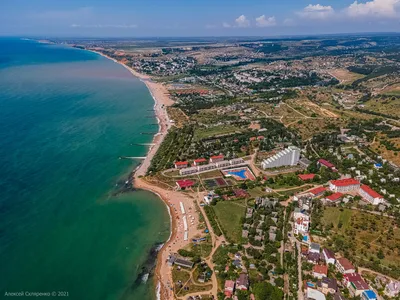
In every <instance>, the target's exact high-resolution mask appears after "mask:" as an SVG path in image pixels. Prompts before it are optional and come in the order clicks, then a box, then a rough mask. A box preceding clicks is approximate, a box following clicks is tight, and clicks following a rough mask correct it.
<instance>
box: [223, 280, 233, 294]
mask: <svg viewBox="0 0 400 300" xmlns="http://www.w3.org/2000/svg"><path fill="white" fill-rule="evenodd" d="M234 291H235V282H234V281H233V280H227V281H225V287H224V294H225V296H226V297H228V298H232V295H233V292H234Z"/></svg>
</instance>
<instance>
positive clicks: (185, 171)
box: [179, 167, 197, 175]
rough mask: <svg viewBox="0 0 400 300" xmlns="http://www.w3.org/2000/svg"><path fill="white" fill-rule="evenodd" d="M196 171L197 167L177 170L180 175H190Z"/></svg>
mask: <svg viewBox="0 0 400 300" xmlns="http://www.w3.org/2000/svg"><path fill="white" fill-rule="evenodd" d="M194 173H197V167H190V168H184V169H181V170H180V171H179V174H180V175H190V174H194Z"/></svg>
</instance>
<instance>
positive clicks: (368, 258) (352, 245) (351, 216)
mask: <svg viewBox="0 0 400 300" xmlns="http://www.w3.org/2000/svg"><path fill="white" fill-rule="evenodd" d="M321 221H322V223H323V224H324V226H325V228H326V226H330V225H331V224H332V225H333V228H332V229H331V230H330V232H329V234H328V236H329V237H330V238H331V239H332V240H334V241H335V240H336V241H337V240H341V241H342V242H341V243H342V246H340V247H339V249H337V250H343V249H346V248H347V250H346V251H348V253H349V254H350V255H351V257H352V259H353V260H354V261H356V262H357V263H358V264H359V265H361V266H366V267H369V268H371V267H372V266H373V265H374V263H375V264H377V265H378V266H379V268H381V270H380V271H382V273H384V274H386V275H391V276H392V277H400V272H399V271H400V255H399V254H400V229H399V228H398V227H397V226H396V222H395V220H393V219H390V218H387V217H383V216H380V215H373V214H370V213H365V212H361V211H358V210H350V209H342V208H338V207H326V208H325V210H324V216H323V218H321ZM335 243H336V242H335ZM380 251H381V252H382V254H383V256H384V257H381V258H379V254H378V253H379V252H380Z"/></svg>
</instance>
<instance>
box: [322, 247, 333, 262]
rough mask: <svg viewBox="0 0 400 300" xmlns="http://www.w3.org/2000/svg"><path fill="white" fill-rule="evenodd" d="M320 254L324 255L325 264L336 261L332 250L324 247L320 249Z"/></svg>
mask: <svg viewBox="0 0 400 300" xmlns="http://www.w3.org/2000/svg"><path fill="white" fill-rule="evenodd" d="M322 256H323V257H324V260H325V263H326V264H332V265H334V264H335V262H336V259H335V253H333V251H332V250H329V249H327V248H324V249H323V250H322Z"/></svg>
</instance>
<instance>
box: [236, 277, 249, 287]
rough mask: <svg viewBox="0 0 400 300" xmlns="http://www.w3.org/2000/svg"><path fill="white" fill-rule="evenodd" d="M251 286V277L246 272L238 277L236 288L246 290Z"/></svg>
mask: <svg viewBox="0 0 400 300" xmlns="http://www.w3.org/2000/svg"><path fill="white" fill-rule="evenodd" d="M248 288H249V277H248V276H247V274H246V273H241V274H240V275H239V278H238V279H236V289H238V290H242V291H246V290H247V289H248Z"/></svg>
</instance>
